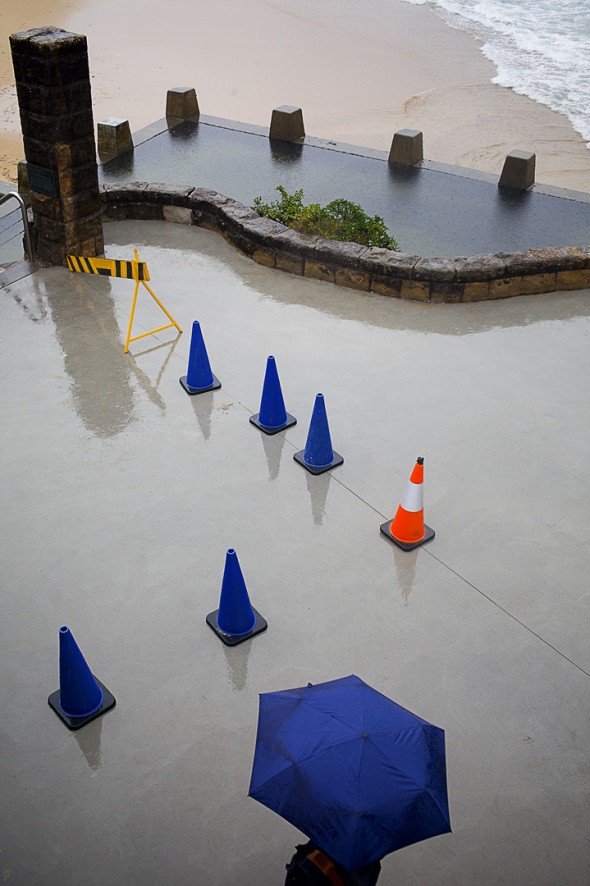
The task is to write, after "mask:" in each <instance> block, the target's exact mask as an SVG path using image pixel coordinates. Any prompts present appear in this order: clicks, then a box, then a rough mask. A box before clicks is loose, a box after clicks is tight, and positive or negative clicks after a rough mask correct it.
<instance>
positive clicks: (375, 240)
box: [252, 185, 399, 250]
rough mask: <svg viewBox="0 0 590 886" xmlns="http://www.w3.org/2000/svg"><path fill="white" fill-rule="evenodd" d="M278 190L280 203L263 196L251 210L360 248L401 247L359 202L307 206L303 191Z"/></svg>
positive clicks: (284, 223)
mask: <svg viewBox="0 0 590 886" xmlns="http://www.w3.org/2000/svg"><path fill="white" fill-rule="evenodd" d="M275 190H277V191H278V192H279V194H280V195H281V198H280V200H273V201H272V202H271V203H264V202H263V200H262V197H256V198H255V199H254V202H253V204H252V208H253V209H255V210H256V212H258V213H259V214H260V215H264V216H267V217H268V218H272V219H274V220H275V221H278V222H281V224H283V225H287V226H288V227H290V228H293V229H294V230H295V231H300V232H301V233H302V234H316V235H319V236H320V237H326V239H328V240H345V241H350V242H352V243H360V244H361V246H382V247H384V248H385V249H395V250H397V249H398V248H399V247H398V245H397V242H396V240H395V239H394V237H392V236H391V234H390V233H389V231H388V230H387V227H386V226H385V222H384V221H383V219H382V218H381V217H380V216H378V215H373V216H369V215H367V213H366V212H365V211H364V209H362V208H361V207H360V206H359V205H358V203H351V202H350V200H342V199H340V200H332V202H331V203H328V204H327V205H326V206H320V204H319V203H310V204H309V205H308V206H306V205H305V204H304V203H303V189H302V188H300V189H299V190H297V191H295V193H294V194H289V193H288V192H287V189H286V188H284V187H283V185H278V187H277V188H275Z"/></svg>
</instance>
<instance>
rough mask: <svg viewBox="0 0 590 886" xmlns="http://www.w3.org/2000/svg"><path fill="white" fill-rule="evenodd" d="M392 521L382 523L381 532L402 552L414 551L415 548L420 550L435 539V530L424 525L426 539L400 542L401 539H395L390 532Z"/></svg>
mask: <svg viewBox="0 0 590 886" xmlns="http://www.w3.org/2000/svg"><path fill="white" fill-rule="evenodd" d="M391 522H392V521H391V520H388V521H387V523H382V524H381V526H380V529H381V532H382V533H383V535H384V536H385V537H386V538H388V539H389V541H392V542H393V543H394V545H397V546H398V548H401V549H402V551H413V550H414V548H419V547H420V545H424V544H426V542H427V541H431V540H432V539H433V538H434V529H431V528H430V526H427V525H426V523H425V524H424V538H421V539H420V541H413V542H407V541H400V540H399V538H394V537H393V535H392V534H391V532H390V531H389V527H390V526H391Z"/></svg>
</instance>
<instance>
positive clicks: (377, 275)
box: [101, 182, 590, 302]
mask: <svg viewBox="0 0 590 886" xmlns="http://www.w3.org/2000/svg"><path fill="white" fill-rule="evenodd" d="M101 200H102V212H103V216H104V219H105V220H106V221H120V220H122V219H146V220H154V219H158V220H164V221H171V222H177V223H180V224H193V225H199V226H201V227H205V228H208V229H210V230H214V231H217V232H218V233H220V234H222V235H223V236H224V237H225V238H226V239H227V240H228V241H229V242H230V243H232V244H233V245H234V246H235V247H236V248H237V249H239V250H240V251H241V252H243V253H245V254H246V255H248V256H249V257H250V258H252V259H253V260H254V261H256V262H258V263H259V264H261V265H266V266H267V267H269V268H277V269H278V270H281V271H289V272H290V273H292V274H299V275H301V276H305V277H313V278H314V279H316V280H327V281H328V282H330V283H335V284H336V285H338V286H347V287H349V288H351V289H357V290H361V291H363V292H375V293H377V294H378V295H389V296H393V297H394V298H406V299H413V300H415V301H422V302H475V301H485V300H487V299H497V298H510V297H511V296H515V295H533V294H538V293H543V292H558V291H561V290H568V289H585V288H590V246H588V247H583V248H582V247H555V248H545V249H530V250H528V251H527V252H514V253H498V254H496V255H473V256H469V257H467V258H421V257H420V256H419V255H409V254H407V253H403V252H392V251H390V250H389V249H380V248H376V247H366V246H359V245H358V244H356V243H339V242H336V241H334V240H324V239H323V238H322V237H309V236H306V235H305V234H299V233H297V231H293V230H291V229H290V228H286V227H285V226H284V225H281V224H279V222H275V221H272V220H271V219H268V218H262V217H261V216H259V215H258V214H257V213H256V212H255V211H254V210H253V209H250V208H249V207H247V206H244V205H243V204H242V203H238V202H237V201H236V200H232V199H230V198H229V197H224V196H223V195H222V194H218V193H217V192H216V191H209V190H206V189H204V188H190V187H186V188H182V187H169V186H167V185H162V184H147V183H145V182H131V183H125V184H121V185H119V184H104V185H102V186H101Z"/></svg>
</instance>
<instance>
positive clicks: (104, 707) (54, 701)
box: [47, 677, 117, 729]
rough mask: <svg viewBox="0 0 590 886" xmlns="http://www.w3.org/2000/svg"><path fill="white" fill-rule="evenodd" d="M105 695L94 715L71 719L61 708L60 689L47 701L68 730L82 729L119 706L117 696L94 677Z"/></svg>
mask: <svg viewBox="0 0 590 886" xmlns="http://www.w3.org/2000/svg"><path fill="white" fill-rule="evenodd" d="M94 679H95V680H96V682H97V683H98V685H99V686H100V688H101V689H102V693H103V700H102V704H101V706H100V707H99V709H98V710H97V711H95V712H94V713H93V714H89V715H88V716H87V717H70V715H69V714H66V713H64V711H62V709H61V708H60V706H59V689H56V690H55V692H52V693H51V695H50V696H49V698H48V699H47V703H48V704H49V707H50V708H52V709H53V710H54V711H55V713H56V714H57V716H58V717H59V719H60V720H61V721H62V723H65V724H66V726H67V727H68V729H81V728H82V726H86V724H87V723H90V722H91V721H92V720H96V718H97V717H102V715H103V714H106V713H107V711H111V710H112V709H113V708H114V707H115V705H116V704H117V702H116V700H115V696H114V695H113V694H112V693H111V692H109V690H108V689H107V687H106V686H105V685H104V683H101V682H100V680H99V679H98V677H94Z"/></svg>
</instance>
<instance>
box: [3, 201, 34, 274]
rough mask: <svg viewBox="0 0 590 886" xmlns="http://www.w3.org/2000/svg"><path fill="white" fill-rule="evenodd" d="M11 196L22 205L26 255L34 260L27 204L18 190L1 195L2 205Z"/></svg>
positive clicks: (30, 259)
mask: <svg viewBox="0 0 590 886" xmlns="http://www.w3.org/2000/svg"><path fill="white" fill-rule="evenodd" d="M11 198H12V199H13V200H16V201H17V202H18V204H19V206H20V211H21V216H22V220H23V229H24V233H25V251H26V257H27V258H28V259H29V261H33V259H34V255H33V244H32V243H31V232H30V231H29V219H28V218H27V207H26V206H25V201H24V200H23V198H22V197H21V195H20V194H17V192H16V191H9V192H8V193H7V194H4V195H3V196H2V197H0V206H2V204H3V203H6V201H7V200H10V199H11Z"/></svg>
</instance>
